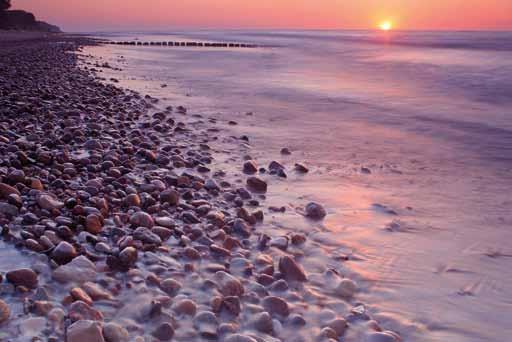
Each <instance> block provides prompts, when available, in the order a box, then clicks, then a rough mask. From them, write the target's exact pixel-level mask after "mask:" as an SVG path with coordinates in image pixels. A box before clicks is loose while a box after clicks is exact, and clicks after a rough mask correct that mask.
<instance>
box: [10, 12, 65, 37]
mask: <svg viewBox="0 0 512 342" xmlns="http://www.w3.org/2000/svg"><path fill="white" fill-rule="evenodd" d="M0 29H2V30H26V31H44V32H61V31H60V29H59V28H58V27H57V26H54V25H50V24H48V23H45V22H43V21H37V20H36V17H35V16H34V15H33V14H32V13H30V12H25V11H21V10H13V11H0Z"/></svg>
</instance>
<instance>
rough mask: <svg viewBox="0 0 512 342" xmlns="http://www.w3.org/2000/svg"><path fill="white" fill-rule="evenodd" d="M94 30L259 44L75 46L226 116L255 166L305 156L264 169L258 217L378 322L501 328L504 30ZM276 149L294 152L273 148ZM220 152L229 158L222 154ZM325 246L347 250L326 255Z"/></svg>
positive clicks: (429, 332) (473, 333)
mask: <svg viewBox="0 0 512 342" xmlns="http://www.w3.org/2000/svg"><path fill="white" fill-rule="evenodd" d="M98 37H99V38H101V39H111V40H113V41H130V42H131V41H133V42H141V43H142V42H168V41H182V42H187V41H202V42H246V43H248V44H255V45H257V46H260V47H261V48H256V49H225V48H221V49H216V48H213V49H212V48H210V49H204V48H203V49H202V48H197V47H175V46H173V47H169V46H149V47H145V46H141V47H139V46H122V45H121V46H117V45H115V46H112V45H106V46H101V47H92V48H91V49H87V50H86V52H87V53H88V54H91V55H93V56H95V58H96V60H98V61H101V62H109V63H111V64H112V65H116V67H117V68H119V69H122V70H119V71H115V72H112V73H107V75H105V78H106V79H109V78H110V77H115V78H116V80H117V81H118V82H119V83H115V84H121V85H123V86H125V87H128V88H130V89H137V90H139V91H141V92H143V93H147V94H150V95H151V96H154V97H158V98H160V100H161V102H162V103H170V104H173V103H182V104H184V105H185V106H186V107H187V108H189V112H190V113H191V114H194V113H198V114H201V115H203V116H208V117H209V118H213V119H215V120H218V121H224V122H225V121H229V120H232V119H234V118H236V119H235V120H236V121H237V123H238V124H237V125H230V126H229V127H227V129H228V130H229V133H228V135H229V136H234V137H240V136H244V135H246V136H247V137H248V138H249V144H248V145H247V146H245V147H243V148H241V149H239V150H235V151H233V152H237V153H241V154H242V155H244V154H250V155H251V156H252V157H253V158H255V159H257V160H258V161H259V162H260V163H261V164H262V165H268V164H269V163H270V162H272V161H273V160H277V161H279V162H280V163H282V164H283V165H284V166H285V167H286V170H293V168H294V164H295V163H296V162H297V160H302V161H304V163H305V164H306V165H307V166H308V167H309V169H310V172H309V173H308V174H307V175H306V176H304V175H300V174H299V175H298V174H295V173H291V172H287V178H286V179H283V178H281V177H277V178H274V179H273V180H274V181H275V182H274V183H273V186H271V187H269V190H268V192H267V200H266V201H267V203H268V205H269V206H274V207H277V208H280V207H285V209H286V211H285V212H284V213H274V214H273V217H272V220H271V221H267V223H269V225H271V226H274V228H273V229H274V230H283V229H286V230H289V231H294V230H301V231H304V232H309V233H310V235H309V238H311V239H315V240H316V241H318V242H320V246H322V247H321V249H320V250H319V251H318V253H317V254H316V255H315V256H314V257H313V258H311V259H304V260H303V261H304V265H305V267H306V269H308V270H315V271H316V270H319V269H321V267H319V265H320V266H321V265H325V264H328V265H330V266H332V265H336V267H340V268H341V270H342V273H344V274H348V275H349V277H350V278H351V279H353V280H355V281H357V283H358V286H359V291H358V293H357V300H360V301H362V302H364V303H365V304H366V308H367V310H369V311H370V312H371V313H372V317H374V318H376V319H377V320H378V321H379V323H381V324H383V325H384V326H385V327H386V328H388V329H392V330H395V331H398V332H400V334H401V337H402V338H403V339H405V340H413V341H446V340H451V341H489V340H492V341H494V340H500V339H503V336H509V334H510V332H511V331H510V329H509V327H508V324H507V323H506V317H507V314H506V313H507V312H508V311H509V309H510V303H509V301H508V299H507V298H509V297H510V295H512V294H511V293H510V290H509V288H508V286H506V284H507V283H508V282H509V281H510V279H511V273H510V272H509V270H508V267H509V263H510V259H509V257H508V255H511V254H512V253H511V251H510V248H509V246H508V244H507V241H509V238H510V234H509V229H508V227H509V226H510V223H511V217H510V211H509V207H510V201H509V200H508V193H507V191H503V189H507V188H509V187H510V184H511V183H512V179H511V177H510V175H511V174H510V169H511V164H510V161H511V159H510V151H511V148H512V134H511V133H510V132H511V130H512V127H511V122H510V119H509V108H510V105H511V99H512V97H511V94H510V89H512V85H511V84H510V81H509V79H508V78H507V76H506V75H509V74H510V73H511V72H512V64H511V63H510V60H511V59H510V58H511V47H512V44H511V41H512V40H511V35H510V33H508V32H472V31H468V32H457V31H450V32H436V31H433V32H429V31H418V32H414V31H403V32H391V33H382V32H375V31H350V30H347V31H343V30H341V31H335V30H333V31H300V30H289V31H271V30H267V31H250V30H238V31H237V30H235V31H219V30H211V31H208V30H203V31H182V32H179V31H178V32H160V33H158V32H154V33H151V32H149V33H121V34H115V33H111V34H103V35H98ZM162 85H165V87H163V88H162ZM283 147H288V148H289V149H290V151H291V152H292V154H291V155H290V156H286V155H281V154H280V150H281V149H282V148H283ZM225 150H226V151H230V150H231V149H229V148H225ZM235 155H236V153H235ZM219 158H220V159H222V160H226V161H227V162H228V163H232V161H233V159H232V155H231V154H225V155H223V154H221V155H220V156H219ZM240 163H243V161H240ZM235 164H236V163H235ZM238 172H240V170H238ZM310 201H315V202H318V203H321V204H322V205H324V207H325V208H326V210H327V213H328V215H327V216H326V218H325V219H324V220H323V221H320V222H315V223H311V222H309V221H304V220H303V219H302V217H301V216H300V215H298V214H297V210H296V209H297V208H299V209H300V208H302V207H304V206H305V205H306V204H307V203H308V202H310ZM299 211H300V210H299ZM274 218H275V220H274ZM265 226H266V225H265ZM339 256H341V257H347V256H350V257H349V258H348V260H345V261H344V262H343V263H342V264H340V263H339V261H336V258H337V257H339ZM344 337H345V336H344Z"/></svg>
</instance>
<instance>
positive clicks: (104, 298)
mask: <svg viewBox="0 0 512 342" xmlns="http://www.w3.org/2000/svg"><path fill="white" fill-rule="evenodd" d="M2 35H3V33H2V34H0V37H1V36H2ZM0 44H2V48H1V49H0V95H1V96H0V118H1V119H0V155H1V157H0V227H1V238H0V239H1V240H0V260H2V263H1V264H2V265H0V341H68V342H97V341H98V342H101V341H107V342H122V341H137V342H139V341H206V340H213V341H226V342H254V341H258V342H260V341H261V342H263V341H294V342H295V341H297V342H300V341H368V342H388V341H389V342H394V341H401V340H402V338H401V337H400V331H391V330H388V329H391V328H387V327H386V326H385V325H382V324H381V323H380V322H379V321H378V320H376V319H374V318H373V317H372V314H371V312H370V311H369V310H367V306H366V303H362V302H360V301H359V300H358V293H359V291H360V288H361V284H358V281H356V280H354V279H351V277H349V276H348V275H347V274H345V273H344V271H343V262H344V261H346V258H348V256H346V257H345V258H344V257H340V256H338V255H337V256H335V258H334V256H332V255H325V256H323V257H324V258H325V259H321V258H320V259H318V258H317V254H316V252H317V251H319V250H322V248H323V247H325V246H324V245H323V242H319V241H318V240H313V239H310V237H309V233H308V231H302V230H301V231H293V230H279V229H275V226H276V225H275V224H273V228H272V229H270V228H269V227H268V225H267V222H268V218H269V217H273V215H274V214H275V213H279V212H281V211H285V210H287V209H286V208H284V207H283V208H281V207H275V206H270V205H268V204H267V202H268V200H269V199H268V198H267V192H268V189H270V188H271V187H272V186H273V184H274V183H276V182H282V181H286V179H287V178H288V177H289V176H290V175H291V174H293V175H300V176H301V177H307V175H308V172H309V168H308V165H306V164H305V163H304V161H303V160H300V154H296V153H295V151H290V150H289V149H288V148H287V146H282V149H281V151H280V155H276V156H274V157H275V160H273V161H271V162H270V163H268V164H267V163H264V164H263V163H261V162H259V161H258V160H255V159H254V158H253V157H252V156H251V155H249V154H244V155H236V156H231V157H232V158H231V159H229V158H228V159H226V158H218V155H219V152H223V153H224V154H225V151H226V150H229V148H230V147H229V146H231V147H233V146H235V147H236V148H234V149H233V151H236V150H237V147H240V146H241V147H243V146H244V145H246V144H249V143H250V137H248V136H229V135H226V134H227V133H226V132H227V131H226V130H224V129H219V128H218V127H219V125H223V126H225V127H230V126H236V125H237V121H236V119H233V120H229V121H226V122H218V121H215V120H212V119H208V118H204V117H201V115H198V114H194V115H190V113H188V112H187V108H185V107H184V106H182V104H180V103H176V104H174V105H172V106H167V105H166V106H162V105H160V101H159V99H158V98H155V97H151V96H149V95H144V94H140V93H137V92H135V91H132V90H130V89H124V88H120V87H118V86H116V85H115V83H116V82H115V81H116V80H115V79H112V78H110V79H105V78H104V77H102V73H103V70H108V71H109V72H113V71H114V72H115V67H113V66H111V65H110V64H108V63H102V62H99V61H97V60H94V59H85V62H84V60H82V62H81V63H79V61H80V59H81V58H83V55H80V53H81V52H82V49H83V47H84V46H92V45H95V44H98V42H97V41H95V40H92V39H88V38H85V37H74V36H65V35H48V36H44V37H36V38H33V37H24V38H22V37H16V35H10V36H9V38H0ZM242 150H243V149H240V151H242ZM230 153H236V152H230ZM294 156H297V159H295V157H294ZM280 158H286V160H287V161H290V160H291V161H292V162H291V164H290V163H288V164H290V165H288V164H287V165H283V163H282V162H281V160H280ZM233 161H236V163H234V162H233ZM234 170H236V172H234ZM305 179H306V181H307V178H305ZM296 206H297V207H296V213H295V215H297V216H300V217H301V218H302V219H303V220H305V222H308V223H309V224H310V225H311V226H312V227H316V226H317V225H319V224H321V222H322V220H324V219H325V217H326V216H327V215H328V210H326V209H325V208H324V207H323V205H322V204H321V203H316V202H309V203H296ZM273 220H275V218H274V219H273ZM326 244H327V243H326ZM310 258H315V261H316V262H311V261H310V260H309V259H310ZM318 260H320V261H322V262H320V263H319V262H318ZM325 260H328V262H327V261H326V262H323V261H325ZM4 261H5V262H4ZM312 264H314V265H315V267H311V266H310V265H312Z"/></svg>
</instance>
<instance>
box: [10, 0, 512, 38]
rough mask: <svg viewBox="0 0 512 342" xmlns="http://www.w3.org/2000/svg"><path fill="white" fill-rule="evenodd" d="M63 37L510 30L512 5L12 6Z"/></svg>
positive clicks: (456, 1) (414, 1) (238, 1)
mask: <svg viewBox="0 0 512 342" xmlns="http://www.w3.org/2000/svg"><path fill="white" fill-rule="evenodd" d="M13 5H14V8H21V9H26V10H29V11H32V12H34V13H35V14H36V16H38V17H39V18H41V19H42V20H46V21H48V22H51V23H54V24H57V25H59V26H61V28H63V29H64V30H67V31H94V30H133V29H138V30H145V29H147V30H149V29H156V30H158V29H168V28H304V29H343V28H347V29H366V28H375V27H377V26H378V25H379V24H380V23H381V22H383V21H386V20H387V21H391V22H393V26H394V27H395V28H399V29H436V30H443V29H496V30H504V29H512V0H387V1H385V0H143V1H141V0H13Z"/></svg>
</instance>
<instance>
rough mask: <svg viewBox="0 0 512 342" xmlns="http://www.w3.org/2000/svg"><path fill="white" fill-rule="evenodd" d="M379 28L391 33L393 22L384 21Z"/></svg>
mask: <svg viewBox="0 0 512 342" xmlns="http://www.w3.org/2000/svg"><path fill="white" fill-rule="evenodd" d="M379 28H380V29H381V30H382V31H389V30H392V29H393V23H392V22H391V21H383V22H381V23H380V24H379Z"/></svg>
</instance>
